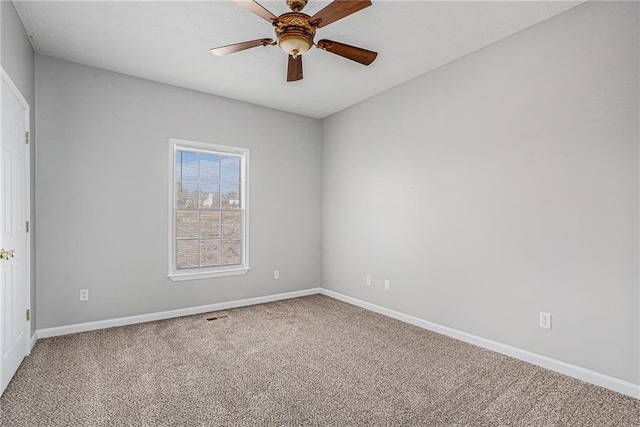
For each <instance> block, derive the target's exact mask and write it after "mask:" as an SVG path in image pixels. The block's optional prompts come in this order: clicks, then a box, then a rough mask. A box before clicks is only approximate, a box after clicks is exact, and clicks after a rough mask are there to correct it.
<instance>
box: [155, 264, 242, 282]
mask: <svg viewBox="0 0 640 427" xmlns="http://www.w3.org/2000/svg"><path fill="white" fill-rule="evenodd" d="M249 270H251V269H250V268H248V267H241V268H230V269H227V270H214V271H191V272H184V273H182V272H181V273H170V274H168V275H167V277H168V278H169V279H171V280H173V281H174V282H182V281H184V280H197V279H210V278H212V277H225V276H239V275H241V274H246V273H247V271H249Z"/></svg>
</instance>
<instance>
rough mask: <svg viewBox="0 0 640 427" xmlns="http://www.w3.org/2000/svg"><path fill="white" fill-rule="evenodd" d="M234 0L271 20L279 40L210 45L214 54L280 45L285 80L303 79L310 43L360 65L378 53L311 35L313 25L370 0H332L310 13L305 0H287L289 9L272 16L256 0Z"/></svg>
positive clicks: (325, 22) (355, 9)
mask: <svg viewBox="0 0 640 427" xmlns="http://www.w3.org/2000/svg"><path fill="white" fill-rule="evenodd" d="M234 1H235V2H236V3H238V4H239V5H240V6H242V7H244V8H245V9H247V10H249V11H251V12H253V13H255V14H256V15H258V16H259V17H261V18H263V19H265V20H267V21H269V22H271V25H273V27H274V29H275V32H276V38H277V39H278V41H277V42H276V41H274V40H273V39H269V38H265V39H257V40H251V41H247V42H243V43H236V44H231V45H228V46H221V47H214V48H213V49H211V53H213V54H214V55H218V56H223V55H229V54H231V53H235V52H240V51H242V50H245V49H250V48H252V47H257V46H275V45H279V46H280V47H281V48H282V50H284V51H285V53H287V54H288V55H289V64H288V69H287V81H288V82H293V81H296V80H301V79H302V55H303V54H304V53H306V52H307V51H308V50H309V49H311V46H313V45H315V46H316V47H317V48H318V49H322V50H325V51H327V52H331V53H334V54H336V55H340V56H342V57H344V58H347V59H350V60H352V61H356V62H359V63H360V64H363V65H369V64H371V63H372V62H373V61H374V60H375V59H376V56H378V54H377V53H376V52H372V51H370V50H366V49H362V48H360V47H355V46H349V45H347V44H344V43H339V42H336V41H333V40H320V41H318V42H317V43H314V42H313V38H314V37H315V35H316V28H322V27H326V26H327V25H329V24H331V23H333V22H336V21H337V20H339V19H342V18H344V17H347V16H349V15H351V14H353V13H356V12H358V11H360V10H362V9H364V8H366V7H369V6H371V1H370V0H362V1H361V0H335V1H333V2H332V3H329V4H328V5H327V6H326V7H324V8H323V9H322V10H320V11H319V12H318V13H316V14H315V15H313V16H309V15H307V14H304V13H302V12H301V10H302V9H304V7H305V6H306V5H307V0H286V1H287V5H288V6H289V8H290V9H291V12H287V13H283V14H282V15H280V16H275V15H274V14H273V13H271V12H269V11H268V10H267V9H265V8H264V7H262V6H261V5H260V4H259V3H257V2H256V1H252V0H234Z"/></svg>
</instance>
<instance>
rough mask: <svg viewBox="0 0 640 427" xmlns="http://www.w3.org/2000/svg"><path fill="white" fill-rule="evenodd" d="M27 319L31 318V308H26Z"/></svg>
mask: <svg viewBox="0 0 640 427" xmlns="http://www.w3.org/2000/svg"><path fill="white" fill-rule="evenodd" d="M27 320H31V310H30V309H27Z"/></svg>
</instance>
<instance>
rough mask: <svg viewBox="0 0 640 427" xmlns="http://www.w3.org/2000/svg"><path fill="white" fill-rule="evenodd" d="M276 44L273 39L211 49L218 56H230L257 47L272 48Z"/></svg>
mask: <svg viewBox="0 0 640 427" xmlns="http://www.w3.org/2000/svg"><path fill="white" fill-rule="evenodd" d="M272 44H274V42H273V39H258V40H251V41H248V42H242V43H236V44H230V45H227V46H220V47H214V48H213V49H211V53H213V54H214V55H217V56H224V55H229V54H232V53H236V52H240V51H241V50H246V49H251V48H252V47H256V46H270V45H272Z"/></svg>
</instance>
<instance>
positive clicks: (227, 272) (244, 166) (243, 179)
mask: <svg viewBox="0 0 640 427" xmlns="http://www.w3.org/2000/svg"><path fill="white" fill-rule="evenodd" d="M182 149H184V150H187V151H192V152H206V153H213V154H222V155H227V156H235V157H238V158H240V210H241V212H242V223H241V231H240V232H241V235H242V238H241V240H242V243H241V244H242V262H241V264H239V265H224V266H219V267H205V268H203V267H198V268H193V269H184V270H178V269H177V268H176V240H177V236H176V211H177V209H176V192H175V179H176V151H177V150H182ZM169 152H170V155H169V227H168V228H169V273H168V274H167V277H169V278H170V279H171V280H173V281H174V282H177V281H183V280H195V279H208V278H212V277H223V276H237V275H240V274H246V273H247V272H248V271H249V270H250V268H249V232H248V230H249V205H248V201H249V149H248V148H242V147H233V146H229V145H220V144H212V143H208V142H199V141H190V140H187V139H178V138H169Z"/></svg>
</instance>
